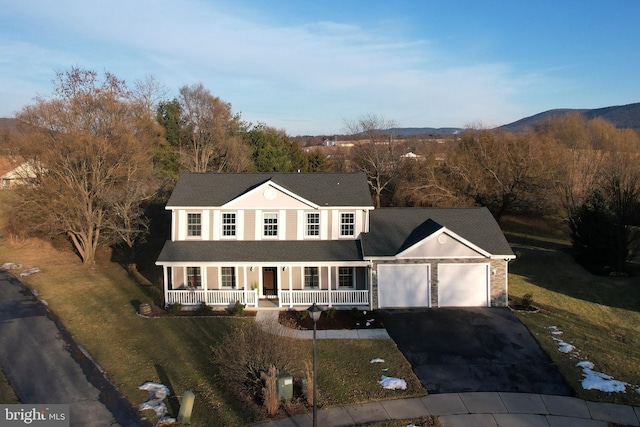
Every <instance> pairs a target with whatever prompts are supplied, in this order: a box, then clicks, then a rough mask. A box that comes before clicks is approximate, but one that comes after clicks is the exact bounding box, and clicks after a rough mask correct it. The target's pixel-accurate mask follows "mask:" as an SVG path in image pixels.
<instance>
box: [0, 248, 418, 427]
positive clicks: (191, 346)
mask: <svg viewBox="0 0 640 427" xmlns="http://www.w3.org/2000/svg"><path fill="white" fill-rule="evenodd" d="M103 258H104V259H102V260H99V261H98V262H97V264H96V265H95V266H94V267H90V268H88V267H86V266H82V265H81V264H80V262H79V260H78V259H77V258H76V257H75V256H74V255H73V254H71V253H70V252H69V251H68V250H67V249H66V248H64V249H60V248H58V249H56V248H53V247H51V246H50V245H49V244H47V243H43V242H41V241H35V240H34V241H28V242H26V243H22V244H17V245H11V244H9V243H8V242H6V241H4V242H3V245H1V246H0V260H3V262H16V263H21V264H22V265H23V266H25V267H27V266H37V267H39V268H40V269H41V270H42V272H40V273H36V274H33V275H31V276H29V277H28V278H23V281H24V282H25V283H26V284H27V285H28V286H29V287H31V288H33V289H36V290H37V291H38V293H39V297H40V298H42V299H44V300H46V301H47V303H48V304H49V307H50V308H51V310H53V311H54V312H55V313H56V314H57V315H58V316H59V317H60V319H61V320H62V322H63V324H64V325H65V327H66V328H67V329H68V330H69V331H70V332H71V333H72V334H73V335H74V336H75V337H76V338H77V340H78V341H79V343H80V344H81V345H82V346H84V347H85V348H87V349H88V351H89V353H90V354H91V355H92V357H93V358H94V359H95V360H96V361H97V363H98V364H99V365H100V366H101V367H102V368H103V369H104V370H105V371H106V372H107V375H108V376H109V378H110V379H111V381H112V382H113V383H114V384H116V386H117V387H118V388H119V389H120V390H121V392H122V393H123V394H124V395H125V396H126V397H127V398H128V399H129V401H130V402H131V403H132V405H134V406H137V405H138V404H140V403H142V402H143V401H145V400H146V399H147V397H148V395H147V393H146V392H144V391H140V390H138V386H139V385H141V384H143V383H144V382H146V381H158V382H161V383H163V384H165V385H168V386H169V387H170V388H171V391H172V393H175V394H177V395H178V396H180V395H182V393H183V392H184V391H185V390H191V391H193V392H194V393H195V395H196V398H195V406H194V412H193V416H192V423H191V425H194V426H211V425H226V426H245V425H247V424H250V423H252V422H257V421H260V420H263V419H264V413H263V412H262V410H261V408H259V407H257V406H255V405H250V404H245V403H243V402H242V401H240V400H239V399H238V398H237V397H236V396H235V395H233V394H231V393H230V391H229V390H230V387H228V385H227V384H224V383H222V381H221V380H220V378H219V375H218V368H217V366H215V365H214V364H213V363H212V357H211V350H210V349H211V347H212V346H215V345H217V344H218V343H220V342H221V340H222V337H223V336H224V335H225V334H226V333H228V332H229V331H230V330H231V329H232V328H233V325H235V324H236V323H237V322H248V321H253V319H252V318H234V317H224V318H216V317H205V318H194V317H175V318H171V317H164V318H143V317H140V316H138V315H137V314H136V308H137V307H138V305H139V304H140V303H141V302H151V300H150V298H149V297H148V296H147V294H146V293H144V292H143V291H142V290H141V289H140V288H139V287H138V286H137V285H136V284H135V283H134V282H133V281H132V280H131V278H130V277H129V276H128V274H127V272H126V271H125V270H124V269H123V268H121V267H120V266H119V265H118V264H115V263H112V262H110V261H109V258H110V257H109V256H108V254H105V256H104V257H103ZM274 339H277V337H274ZM300 346H304V347H305V348H306V350H305V352H306V354H308V355H309V361H310V360H311V353H312V351H311V349H312V343H311V341H300ZM376 357H379V358H384V359H385V361H386V363H385V366H384V367H382V366H381V364H371V363H369V362H370V360H371V359H373V358H376ZM382 368H387V369H389V370H388V371H384V372H383V371H382ZM391 374H393V375H394V376H397V377H400V378H403V379H405V380H406V382H407V386H408V388H407V390H406V391H402V390H384V389H382V388H381V386H380V385H379V384H378V383H377V381H378V380H380V376H381V375H388V376H389V375H391ZM318 389H319V399H318V402H319V405H321V406H325V407H327V406H331V405H338V404H352V403H359V402H366V401H370V400H379V399H388V398H394V397H411V396H420V395H424V394H426V391H425V390H424V388H423V387H422V386H421V385H420V382H419V381H418V379H417V378H416V377H415V375H414V374H413V371H412V370H411V366H410V365H409V363H408V362H407V361H406V359H405V358H404V356H403V355H402V354H401V353H400V352H399V351H398V349H397V348H396V346H395V344H394V343H393V341H391V340H367V341H349V340H340V343H339V345H336V341H333V340H331V341H329V340H320V341H319V342H318ZM167 400H168V402H167V403H168V405H167V406H168V408H169V412H170V414H172V415H174V416H176V415H177V411H178V409H179V401H178V399H176V398H175V397H173V398H169V399H167ZM299 406H300V405H298V406H297V407H298V408H299ZM303 409H304V407H303ZM145 415H149V416H150V415H152V413H149V414H145Z"/></svg>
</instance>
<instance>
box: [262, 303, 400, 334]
mask: <svg viewBox="0 0 640 427" xmlns="http://www.w3.org/2000/svg"><path fill="white" fill-rule="evenodd" d="M278 316H279V312H278V310H260V311H258V312H257V313H256V323H258V324H259V325H260V326H261V328H262V329H263V330H265V331H267V332H269V333H271V334H274V335H278V336H282V337H290V338H295V339H301V340H305V339H309V340H310V339H313V331H304V330H299V329H291V328H287V327H286V326H284V325H281V324H280V322H278ZM316 338H317V339H339V340H349V339H369V340H371V339H390V337H389V334H388V333H387V330H386V329H384V328H381V329H378V328H372V329H334V330H318V331H316Z"/></svg>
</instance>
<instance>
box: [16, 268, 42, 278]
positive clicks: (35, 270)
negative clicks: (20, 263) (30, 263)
mask: <svg viewBox="0 0 640 427" xmlns="http://www.w3.org/2000/svg"><path fill="white" fill-rule="evenodd" d="M40 271H42V270H40V269H39V268H38V267H29V268H27V269H26V270H24V271H23V272H22V273H20V277H27V276H31V275H32V274H33V273H40Z"/></svg>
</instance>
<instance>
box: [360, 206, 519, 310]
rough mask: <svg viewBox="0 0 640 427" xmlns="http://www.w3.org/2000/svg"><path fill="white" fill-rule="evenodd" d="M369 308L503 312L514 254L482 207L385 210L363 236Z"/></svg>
mask: <svg viewBox="0 0 640 427" xmlns="http://www.w3.org/2000/svg"><path fill="white" fill-rule="evenodd" d="M361 244H362V253H363V259H364V260H366V261H370V262H371V276H370V278H371V288H372V293H371V295H372V299H371V307H372V308H373V309H376V308H388V309H392V308H416V307H425V308H426V307H504V306H506V305H507V301H508V294H507V290H508V287H507V280H508V263H509V261H510V260H512V259H514V258H515V255H514V253H513V251H512V250H511V248H510V247H509V243H508V242H507V239H505V237H504V234H503V233H502V230H500V227H499V226H498V223H497V222H496V221H495V219H494V218H493V216H492V215H491V213H490V212H489V210H488V209H486V208H468V209H455V208H384V209H376V210H374V211H371V212H370V230H369V231H368V232H367V233H363V234H362V236H361Z"/></svg>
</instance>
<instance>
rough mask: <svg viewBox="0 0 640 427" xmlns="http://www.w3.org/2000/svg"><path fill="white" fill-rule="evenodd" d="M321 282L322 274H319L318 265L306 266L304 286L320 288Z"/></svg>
mask: <svg viewBox="0 0 640 427" xmlns="http://www.w3.org/2000/svg"><path fill="white" fill-rule="evenodd" d="M319 283H320V276H319V275H318V267H305V268H304V287H305V288H318V285H319Z"/></svg>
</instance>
